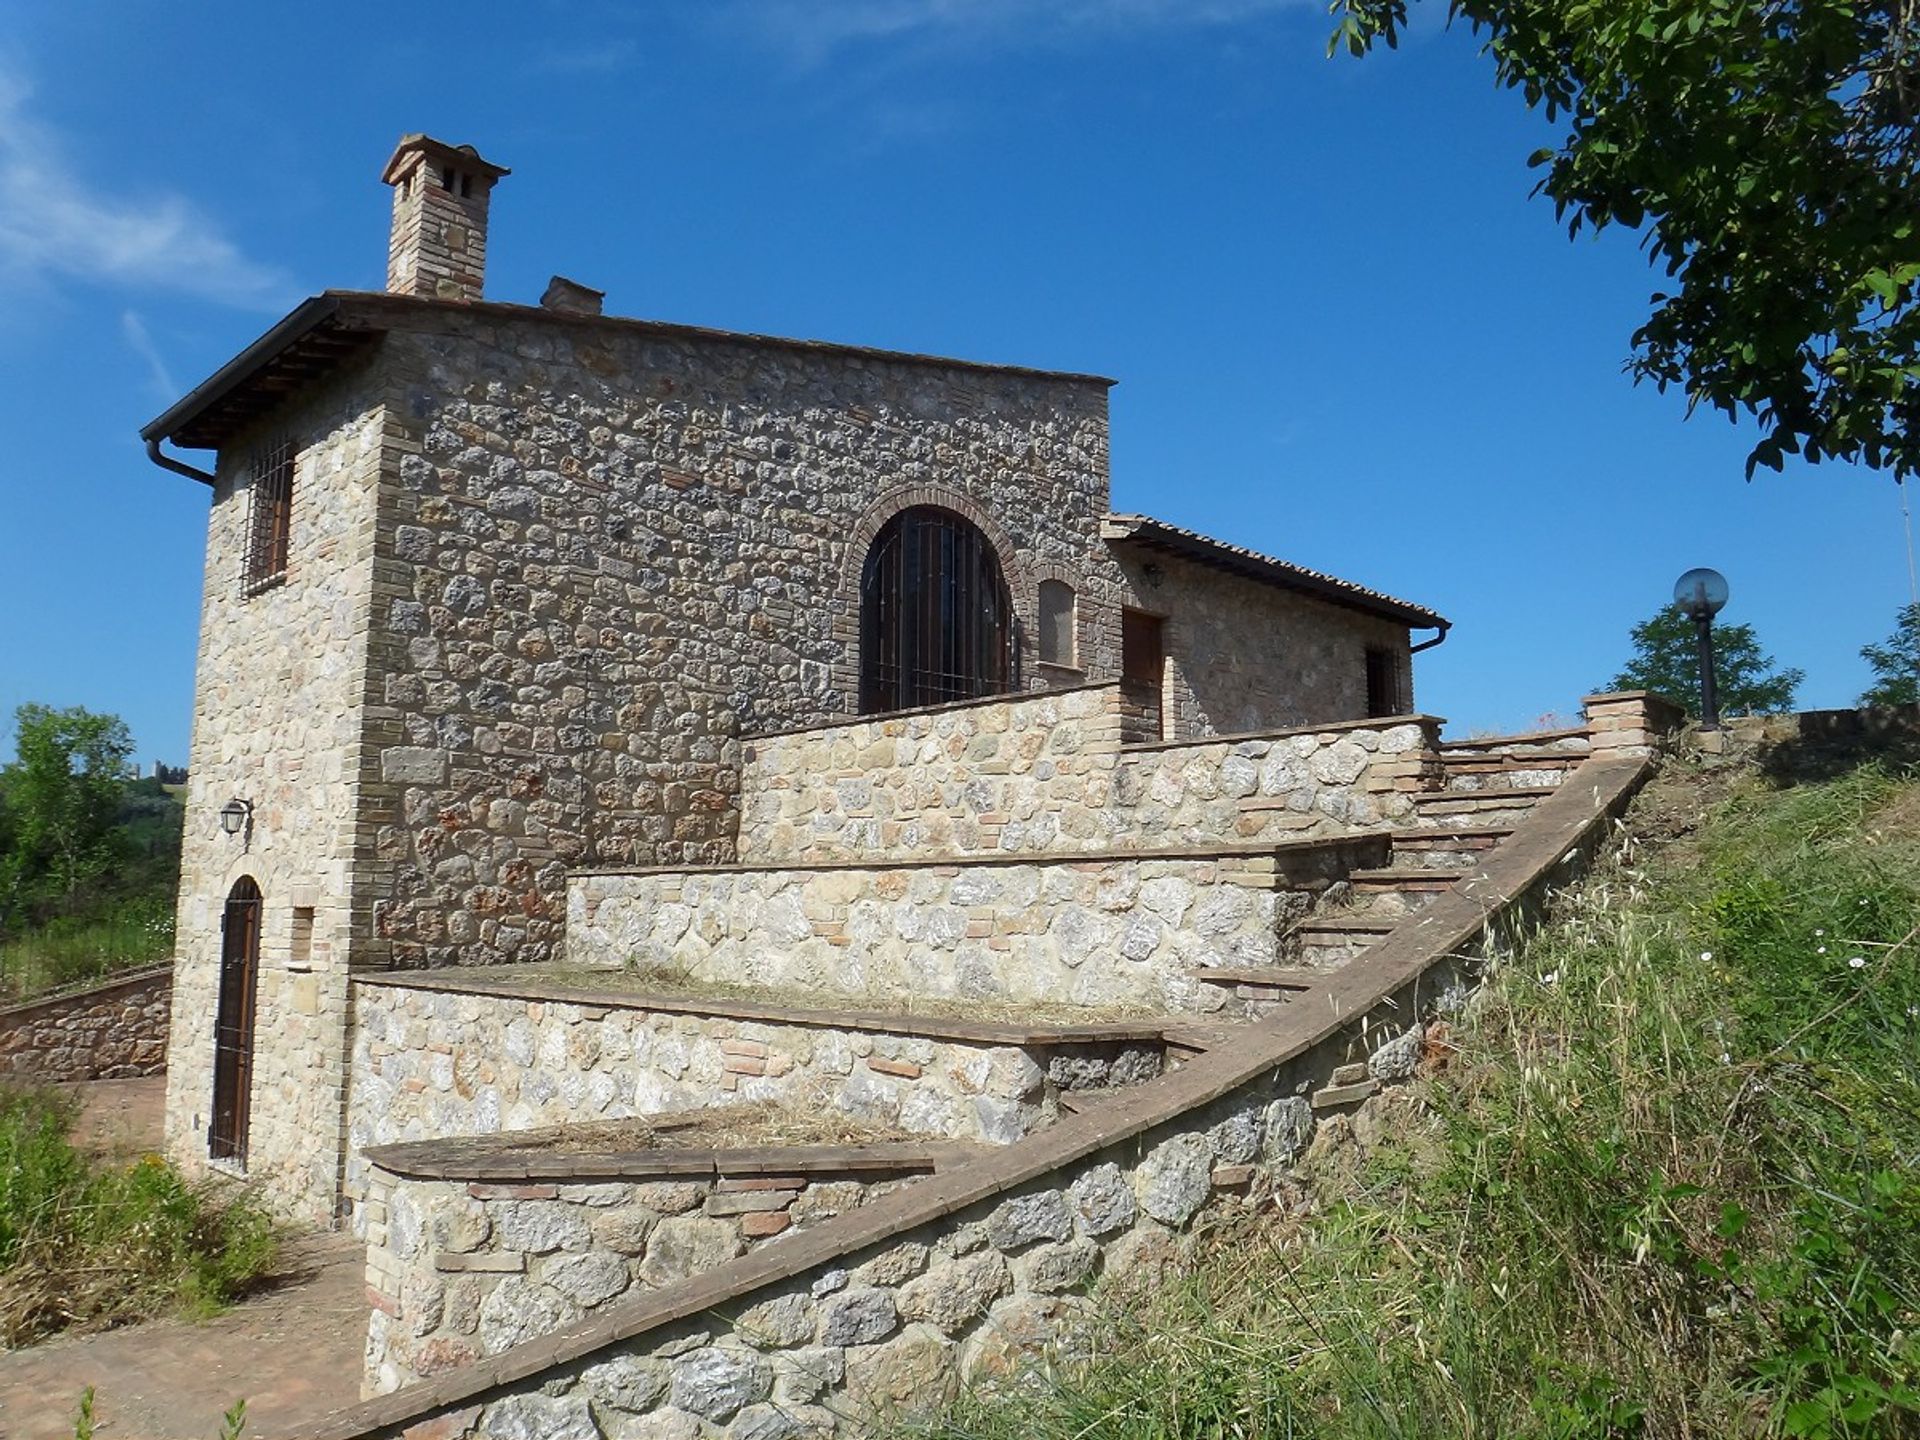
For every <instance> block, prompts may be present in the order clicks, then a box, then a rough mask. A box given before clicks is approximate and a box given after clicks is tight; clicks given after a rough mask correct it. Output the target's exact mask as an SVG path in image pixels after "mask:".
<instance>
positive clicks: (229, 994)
mask: <svg viewBox="0 0 1920 1440" xmlns="http://www.w3.org/2000/svg"><path fill="white" fill-rule="evenodd" d="M259 972H260V887H259V886H258V885H256V884H254V882H253V881H252V880H251V879H249V878H248V877H247V876H244V875H243V876H241V877H240V878H239V879H238V880H237V881H235V882H234V886H233V889H232V891H231V892H229V894H228V895H227V908H226V911H225V913H224V914H223V915H222V916H221V918H220V1003H219V1009H218V1013H217V1015H216V1016H215V1019H214V1025H213V1123H212V1124H211V1125H209V1126H208V1127H207V1153H208V1154H209V1155H211V1156H212V1157H213V1158H214V1159H216V1160H238V1161H240V1162H241V1163H242V1164H245V1163H246V1158H247V1112H248V1109H249V1101H250V1099H251V1096H252V1092H253V1006H254V997H255V994H256V992H257V990H258V986H259Z"/></svg>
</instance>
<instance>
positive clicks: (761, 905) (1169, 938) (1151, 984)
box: [567, 837, 1382, 1012]
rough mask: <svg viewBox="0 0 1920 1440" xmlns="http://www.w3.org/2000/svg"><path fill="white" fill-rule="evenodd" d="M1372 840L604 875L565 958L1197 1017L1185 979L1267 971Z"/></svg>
mask: <svg viewBox="0 0 1920 1440" xmlns="http://www.w3.org/2000/svg"><path fill="white" fill-rule="evenodd" d="M1381 848H1382V846H1381V842H1380V841H1379V840H1377V839H1370V838H1368V837H1358V838H1346V839H1341V840H1337V841H1330V842H1319V841H1307V842H1289V843H1269V844H1248V845H1242V846H1239V847H1225V846H1220V845H1213V846H1205V847H1194V848H1192V849H1186V850H1166V851H1159V852H1151V851H1150V852H1138V853H1129V852H1127V851H1108V852H1104V853H1098V854H1086V855H1078V856H1074V855H1066V856H1056V857H1049V858H1044V859H1039V858H1036V859H1032V860H1029V859H1026V858H1025V857H1021V856H997V857H991V858H988V857H975V858H971V859H966V860H953V861H922V862H919V863H917V864H897V865H875V866H861V865H853V864H835V865H819V866H801V867H792V868H784V869H766V870H762V869H739V868H730V867H727V868H717V869H711V870H691V871H644V872H632V873H626V874H622V873H617V872H601V873H596V874H590V875H584V876H576V877H575V878H574V881H573V883H572V885H571V886H570V889H569V895H568V915H567V945H568V950H567V958H568V962H569V963H570V964H572V965H576V966H584V967H589V968H595V967H598V968H610V969H621V968H631V969H636V970H639V971H642V972H644V973H650V974H665V975H683V976H686V977H688V978H689V979H690V980H692V981H694V982H696V983H697V982H702V981H705V982H719V983H724V984H726V985H728V986H732V987H740V986H745V987H748V988H749V989H751V988H754V987H760V988H765V989H770V990H771V989H788V990H792V989H800V990H804V991H808V992H811V993H816V994H826V995H835V994H837V995H841V996H845V997H848V1000H849V1003H859V1002H861V1001H862V1000H864V1003H867V1004H874V1003H889V1002H890V1003H899V1001H900V1000H901V999H902V998H911V997H915V996H920V997H928V998H939V999H957V1000H966V999H976V1000H994V1001H1012V1002H1029V1003H1042V1004H1050V1005H1063V1004H1064V1005H1076V1006H1095V1007H1098V1006H1113V1005H1130V1006H1138V1007H1142V1008H1145V1009H1149V1010H1153V1011H1166V1010H1171V1011H1183V1012H1193V1011H1205V1010H1213V1009H1218V1008H1219V1007H1220V1006H1221V1005H1223V1004H1225V1003H1226V999H1227V997H1226V996H1224V995H1223V994H1222V993H1221V992H1220V990H1219V989H1218V988H1217V987H1214V986H1210V985H1207V984H1205V983H1204V982H1202V981H1200V980H1199V979H1197V978H1195V976H1194V974H1193V972H1195V971H1197V970H1202V969H1206V968H1209V967H1219V966H1251V965H1272V964H1273V963H1274V962H1275V960H1276V959H1277V957H1278V944H1279V941H1278V935H1279V932H1280V929H1281V927H1282V925H1283V923H1284V922H1286V921H1288V920H1291V919H1294V918H1297V917H1298V916H1300V915H1303V914H1305V913H1306V911H1307V910H1308V909H1309V908H1310V907H1311V906H1312V904H1313V901H1314V899H1315V897H1316V896H1317V895H1318V894H1320V893H1321V892H1322V891H1324V890H1325V889H1326V888H1327V886H1328V885H1330V884H1332V883H1333V882H1334V881H1336V880H1338V879H1340V878H1341V877H1343V876H1344V875H1345V874H1346V872H1347V871H1348V870H1349V869H1351V868H1352V867H1353V866H1354V865H1355V864H1356V863H1378V852H1379V850H1380V849H1381Z"/></svg>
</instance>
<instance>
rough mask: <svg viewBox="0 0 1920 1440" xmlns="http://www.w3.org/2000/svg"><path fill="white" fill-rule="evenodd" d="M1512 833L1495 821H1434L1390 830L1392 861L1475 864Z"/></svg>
mask: <svg viewBox="0 0 1920 1440" xmlns="http://www.w3.org/2000/svg"><path fill="white" fill-rule="evenodd" d="M1512 833H1513V827H1512V826H1511V825H1507V824H1498V825H1444V824H1439V823H1435V824H1432V825H1422V826H1420V827H1418V828H1415V829H1409V830H1396V831H1394V832H1393V864H1394V866H1395V867H1397V868H1403V869H1413V868H1420V869H1427V868H1432V869H1436V870H1441V871H1448V872H1458V871H1461V870H1465V869H1470V868H1471V867H1473V866H1475V865H1478V864H1479V863H1480V862H1481V861H1482V860H1483V859H1484V858H1485V857H1486V853H1487V852H1488V851H1489V850H1491V849H1493V847H1494V846H1496V845H1498V844H1499V843H1500V842H1501V841H1502V840H1504V839H1506V838H1507V836H1509V835H1511V834H1512Z"/></svg>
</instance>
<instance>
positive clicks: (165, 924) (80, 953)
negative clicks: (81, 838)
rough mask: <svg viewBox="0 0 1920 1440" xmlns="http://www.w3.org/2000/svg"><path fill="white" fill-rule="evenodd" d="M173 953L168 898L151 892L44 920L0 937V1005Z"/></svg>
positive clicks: (170, 901)
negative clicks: (10, 936) (24, 930)
mask: <svg viewBox="0 0 1920 1440" xmlns="http://www.w3.org/2000/svg"><path fill="white" fill-rule="evenodd" d="M172 954H173V898H172V896H170V895H151V896H141V897H136V898H128V899H121V900H116V901H112V902H110V903H105V904H103V905H101V906H99V907H97V908H96V909H94V910H93V911H91V912H89V913H86V914H80V915H64V916H59V917H57V918H55V919H52V920H49V921H47V922H46V923H45V924H44V925H41V926H40V927H38V928H37V929H34V930H31V931H28V932H27V933H26V934H23V935H21V936H19V937H18V938H16V939H12V940H6V941H0V1004H11V1003H15V1002H18V1001H23V1000H31V999H33V998H34V997H36V996H39V995H45V994H50V993H54V992H57V991H61V990H66V989H70V988H73V987H75V986H81V985H86V984H88V983H91V982H93V981H98V980H105V979H107V978H109V977H110V976H112V975H114V974H117V973H119V972H121V971H125V970H136V969H140V968H141V967H143V966H147V965H157V964H160V963H162V962H164V961H165V960H167V959H168V958H169V957H170V956H171V955H172Z"/></svg>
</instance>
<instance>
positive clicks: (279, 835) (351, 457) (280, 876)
mask: <svg viewBox="0 0 1920 1440" xmlns="http://www.w3.org/2000/svg"><path fill="white" fill-rule="evenodd" d="M385 424H386V415H385V406H384V399H383V396H382V394H381V392H380V390H379V387H378V384H377V381H376V380H375V379H374V378H373V376H372V375H371V374H370V373H369V371H368V369H367V368H366V367H365V366H361V367H358V368H354V369H350V370H348V371H347V372H345V373H343V374H342V375H340V376H339V377H337V378H336V379H335V380H334V381H333V382H331V383H330V384H328V385H326V386H324V387H320V388H318V389H316V390H315V391H314V392H313V393H312V394H311V395H310V397H309V398H308V399H307V400H306V401H305V402H304V403H302V404H300V405H299V406H297V407H296V408H291V409H288V410H286V411H285V412H284V413H282V414H279V415H275V416H272V417H270V418H268V419H265V420H263V421H262V422H260V424H259V425H258V426H257V427H256V429H255V430H254V431H253V432H252V433H251V434H249V435H246V436H243V437H242V438H241V439H240V440H238V441H236V442H235V443H234V444H233V445H231V446H229V447H228V448H227V449H225V450H223V451H222V452H221V455H220V463H219V468H218V472H217V473H218V480H217V483H216V485H215V486H214V490H213V509H212V515H211V518H210V520H209V525H208V532H207V557H206V583H205V595H204V599H203V602H202V604H203V610H202V622H201V630H200V653H199V659H198V669H197V672H196V687H195V694H194V720H193V744H192V758H191V761H190V763H189V781H188V791H187V803H186V820H185V836H184V840H183V843H182V849H181V878H180V904H179V910H178V917H177V925H176V935H177V939H176V943H175V950H174V955H175V962H174V988H173V1016H172V1024H171V1034H170V1039H169V1045H168V1060H169V1063H168V1067H167V1145H168V1151H169V1154H170V1155H171V1156H172V1158H173V1159H174V1160H175V1161H176V1162H177V1163H179V1164H180V1165H181V1166H182V1167H183V1168H185V1169H186V1170H187V1171H188V1173H190V1174H191V1173H197V1172H199V1171H201V1170H204V1169H205V1167H206V1165H207V1126H208V1121H209V1119H210V1116H211V1106H212V1099H213V1049H214V1023H215V1019H216V1015H217V1012H218V1008H219V1003H218V995H219V972H220V947H221V920H222V914H223V910H224V907H225V903H226V899H227V896H228V894H229V893H230V892H231V890H232V888H233V886H234V884H235V883H236V882H237V881H238V880H239V879H240V878H241V877H242V876H249V877H251V878H252V879H253V880H254V881H255V882H256V883H257V884H258V885H259V887H260V891H261V893H262V896H263V903H262V911H261V920H262V930H261V942H260V962H259V972H258V973H259V982H258V991H257V1002H256V1021H255V1026H254V1033H255V1039H256V1044H255V1047H254V1066H253V1086H252V1096H251V1121H250V1127H249V1128H250V1140H249V1146H248V1152H247V1156H246V1166H245V1168H246V1171H247V1173H248V1175H249V1176H250V1177H251V1178H253V1179H256V1180H258V1181H260V1182H261V1187H262V1193H263V1194H264V1196H265V1198H267V1199H268V1200H270V1201H271V1202H272V1203H274V1204H276V1205H280V1206H282V1207H283V1208H286V1209H289V1210H293V1211H296V1212H298V1213H300V1214H302V1215H303V1216H304V1217H306V1218H308V1219H313V1220H319V1221H326V1220H328V1219H330V1218H331V1216H332V1213H333V1205H334V1199H335V1195H336V1188H337V1184H338V1171H339V1161H340V1147H339V1140H338V1137H339V1135H340V1129H341V1102H342V1096H343V1093H344V1088H345V1069H344V1067H345V1061H346V1055H345V1043H346V1042H345V1025H346V1003H347V997H346V990H347V980H346V969H347V962H348V951H349V948H350V939H351V937H352V932H353V923H352V909H353V904H354V896H353V887H354V883H355V879H356V877H355V874H354V857H355V851H356V845H357V842H358V834H357V829H356V824H355V814H356V807H357V803H358V795H357V785H358V781H359V778H360V770H361V764H362V760H363V755H364V750H363V738H364V736H363V723H364V720H365V704H364V701H365V685H366V661H367V649H366V647H367V633H368V624H369V619H370V616H371V613H372V609H373V604H374V573H373V551H374V539H373V534H374V516H375V494H376V491H377V489H378V485H379V472H380V463H381V456H382V437H383V434H384V429H385ZM282 440H286V441H290V442H292V444H293V445H294V447H295V448H296V450H297V452H298V454H297V459H296V461H295V474H294V481H293V498H292V521H291V532H290V543H289V557H288V562H287V568H286V574H285V579H284V580H283V581H282V582H281V583H279V584H277V585H274V586H272V587H271V588H268V589H265V590H262V591H260V592H259V593H256V594H253V595H248V594H246V593H245V591H244V588H243V571H244V566H245V556H246V550H247V539H248V520H249V498H250V497H249V493H248V492H249V470H250V465H251V462H252V459H253V457H254V455H255V454H257V453H258V452H259V451H260V450H261V449H263V448H265V447H268V446H270V445H272V444H274V443H276V442H278V441H282ZM233 799H241V800H247V801H251V802H252V805H253V811H252V817H253V818H252V824H251V827H250V828H249V829H248V830H247V831H246V832H245V833H242V834H239V835H228V834H226V833H224V831H223V829H222V827H221V824H220V820H219V811H220V809H221V807H222V806H224V805H225V804H226V803H227V802H228V801H229V800H233ZM295 907H301V908H305V909H311V911H312V912H313V914H312V921H313V925H312V935H311V944H310V945H309V946H308V947H307V952H306V954H305V956H304V958H302V957H296V955H295V954H294V950H293V945H294V940H293V936H294V909H295Z"/></svg>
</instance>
